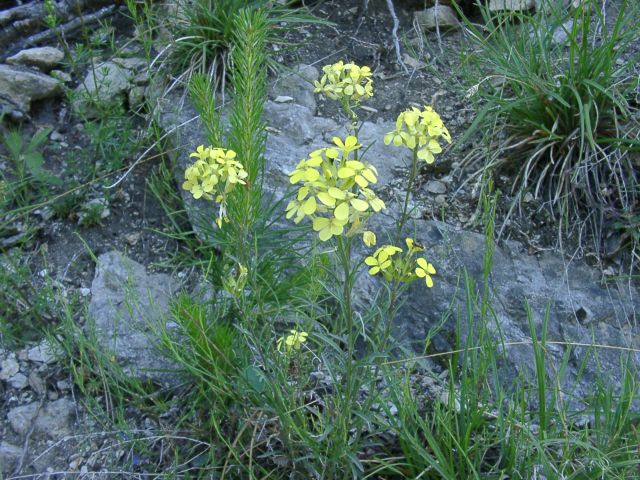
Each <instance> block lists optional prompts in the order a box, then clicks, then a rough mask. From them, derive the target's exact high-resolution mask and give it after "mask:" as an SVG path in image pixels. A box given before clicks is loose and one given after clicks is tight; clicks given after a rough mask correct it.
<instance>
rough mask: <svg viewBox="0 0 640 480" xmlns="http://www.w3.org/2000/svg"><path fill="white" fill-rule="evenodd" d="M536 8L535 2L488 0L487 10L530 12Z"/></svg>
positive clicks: (533, 0) (531, 0) (530, 0)
mask: <svg viewBox="0 0 640 480" xmlns="http://www.w3.org/2000/svg"><path fill="white" fill-rule="evenodd" d="M532 8H536V0H489V10H491V11H492V12H495V11H499V10H510V11H519V10H530V9H532Z"/></svg>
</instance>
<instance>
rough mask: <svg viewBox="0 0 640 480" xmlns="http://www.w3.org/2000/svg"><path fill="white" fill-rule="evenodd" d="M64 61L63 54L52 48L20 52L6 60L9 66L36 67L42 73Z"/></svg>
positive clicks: (29, 49) (38, 48)
mask: <svg viewBox="0 0 640 480" xmlns="http://www.w3.org/2000/svg"><path fill="white" fill-rule="evenodd" d="M62 60H64V53H62V52H61V51H60V50H58V49H57V48H53V47H36V48H28V49H26V50H21V51H20V52H18V53H16V54H15V55H14V56H12V57H9V58H7V63H9V64H11V65H26V66H30V67H36V68H39V69H40V70H42V71H43V72H48V71H49V70H52V69H54V68H55V67H57V66H58V65H60V63H62Z"/></svg>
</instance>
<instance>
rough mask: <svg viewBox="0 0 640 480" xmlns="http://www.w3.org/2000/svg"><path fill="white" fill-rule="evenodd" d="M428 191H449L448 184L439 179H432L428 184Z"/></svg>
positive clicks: (438, 192) (437, 192)
mask: <svg viewBox="0 0 640 480" xmlns="http://www.w3.org/2000/svg"><path fill="white" fill-rule="evenodd" d="M426 189H427V192H429V193H436V194H441V193H445V192H446V191H447V186H446V185H445V184H444V183H442V182H441V181H439V180H430V181H429V182H427V185H426Z"/></svg>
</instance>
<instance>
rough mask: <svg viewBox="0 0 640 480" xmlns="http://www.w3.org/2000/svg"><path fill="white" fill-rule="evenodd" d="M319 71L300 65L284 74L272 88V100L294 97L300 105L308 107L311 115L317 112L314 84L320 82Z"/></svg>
mask: <svg viewBox="0 0 640 480" xmlns="http://www.w3.org/2000/svg"><path fill="white" fill-rule="evenodd" d="M318 78H319V72H318V69H317V68H316V67H314V66H312V65H298V66H297V67H295V68H294V69H293V70H291V71H290V72H284V73H282V74H281V75H280V77H279V78H278V79H277V80H276V81H275V82H274V84H273V86H272V87H271V93H270V96H271V98H274V99H275V98H277V97H279V96H282V97H292V98H293V101H294V102H295V103H297V104H298V105H302V106H303V107H307V108H308V109H309V110H310V111H311V113H315V111H316V98H315V94H314V93H313V88H314V87H313V82H314V81H316V80H318Z"/></svg>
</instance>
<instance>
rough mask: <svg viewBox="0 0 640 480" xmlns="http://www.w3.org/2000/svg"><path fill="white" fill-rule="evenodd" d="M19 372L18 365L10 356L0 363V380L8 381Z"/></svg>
mask: <svg viewBox="0 0 640 480" xmlns="http://www.w3.org/2000/svg"><path fill="white" fill-rule="evenodd" d="M19 371H20V364H19V363H18V362H17V361H16V359H15V358H14V357H13V356H11V357H8V358H6V359H4V360H3V361H2V363H0V380H8V379H10V378H11V377H13V376H14V375H15V374H16V373H18V372H19Z"/></svg>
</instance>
